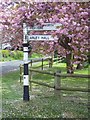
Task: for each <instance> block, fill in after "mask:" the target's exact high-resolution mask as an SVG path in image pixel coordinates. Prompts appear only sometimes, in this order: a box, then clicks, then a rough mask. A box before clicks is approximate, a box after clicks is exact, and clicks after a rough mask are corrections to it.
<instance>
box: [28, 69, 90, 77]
mask: <svg viewBox="0 0 90 120" xmlns="http://www.w3.org/2000/svg"><path fill="white" fill-rule="evenodd" d="M30 71H33V72H38V73H42V74H48V75H53V76H58V77H75V78H78V77H79V78H90V75H82V74H60V73H56V72H55V73H53V72H47V71H44V70H43V71H41V70H36V69H30Z"/></svg>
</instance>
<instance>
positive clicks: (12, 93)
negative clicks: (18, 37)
mask: <svg viewBox="0 0 90 120" xmlns="http://www.w3.org/2000/svg"><path fill="white" fill-rule="evenodd" d="M44 69H45V70H46V67H45V68H44ZM59 69H60V70H61V71H62V73H66V69H65V64H64V63H63V64H54V66H53V68H47V70H48V71H57V70H59ZM75 73H82V74H87V73H88V68H85V69H83V70H76V71H75ZM33 80H35V81H42V82H45V83H48V84H51V85H53V82H54V77H52V76H50V75H42V74H39V73H34V74H33ZM61 84H62V86H64V87H65V86H68V87H79V88H80V87H83V88H88V79H85V78H83V79H81V78H79V79H75V78H62V79H61ZM22 96H23V84H22V83H20V82H19V71H15V72H12V73H8V74H6V75H4V76H2V112H3V113H2V117H3V118H25V119H26V118H55V117H57V118H60V117H61V118H87V117H88V107H87V106H88V93H84V92H72V91H56V90H54V89H52V88H47V87H43V86H39V85H36V84H32V90H31V91H30V101H29V102H23V99H22Z"/></svg>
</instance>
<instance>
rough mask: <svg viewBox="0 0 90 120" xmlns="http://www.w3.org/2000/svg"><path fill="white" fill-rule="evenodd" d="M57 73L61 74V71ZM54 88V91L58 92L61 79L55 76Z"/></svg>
mask: <svg viewBox="0 0 90 120" xmlns="http://www.w3.org/2000/svg"><path fill="white" fill-rule="evenodd" d="M57 73H61V71H57V72H56V74H57ZM54 87H55V89H56V90H60V87H61V77H58V76H55V80H54Z"/></svg>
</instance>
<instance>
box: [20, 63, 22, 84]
mask: <svg viewBox="0 0 90 120" xmlns="http://www.w3.org/2000/svg"><path fill="white" fill-rule="evenodd" d="M22 72H23V71H22V65H21V64H20V83H21V81H22V75H23V73H22Z"/></svg>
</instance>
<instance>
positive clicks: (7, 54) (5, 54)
mask: <svg viewBox="0 0 90 120" xmlns="http://www.w3.org/2000/svg"><path fill="white" fill-rule="evenodd" d="M0 52H1V59H0V60H1V61H8V60H18V59H22V58H23V52H22V51H17V50H16V51H10V50H1V51H0Z"/></svg>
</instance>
